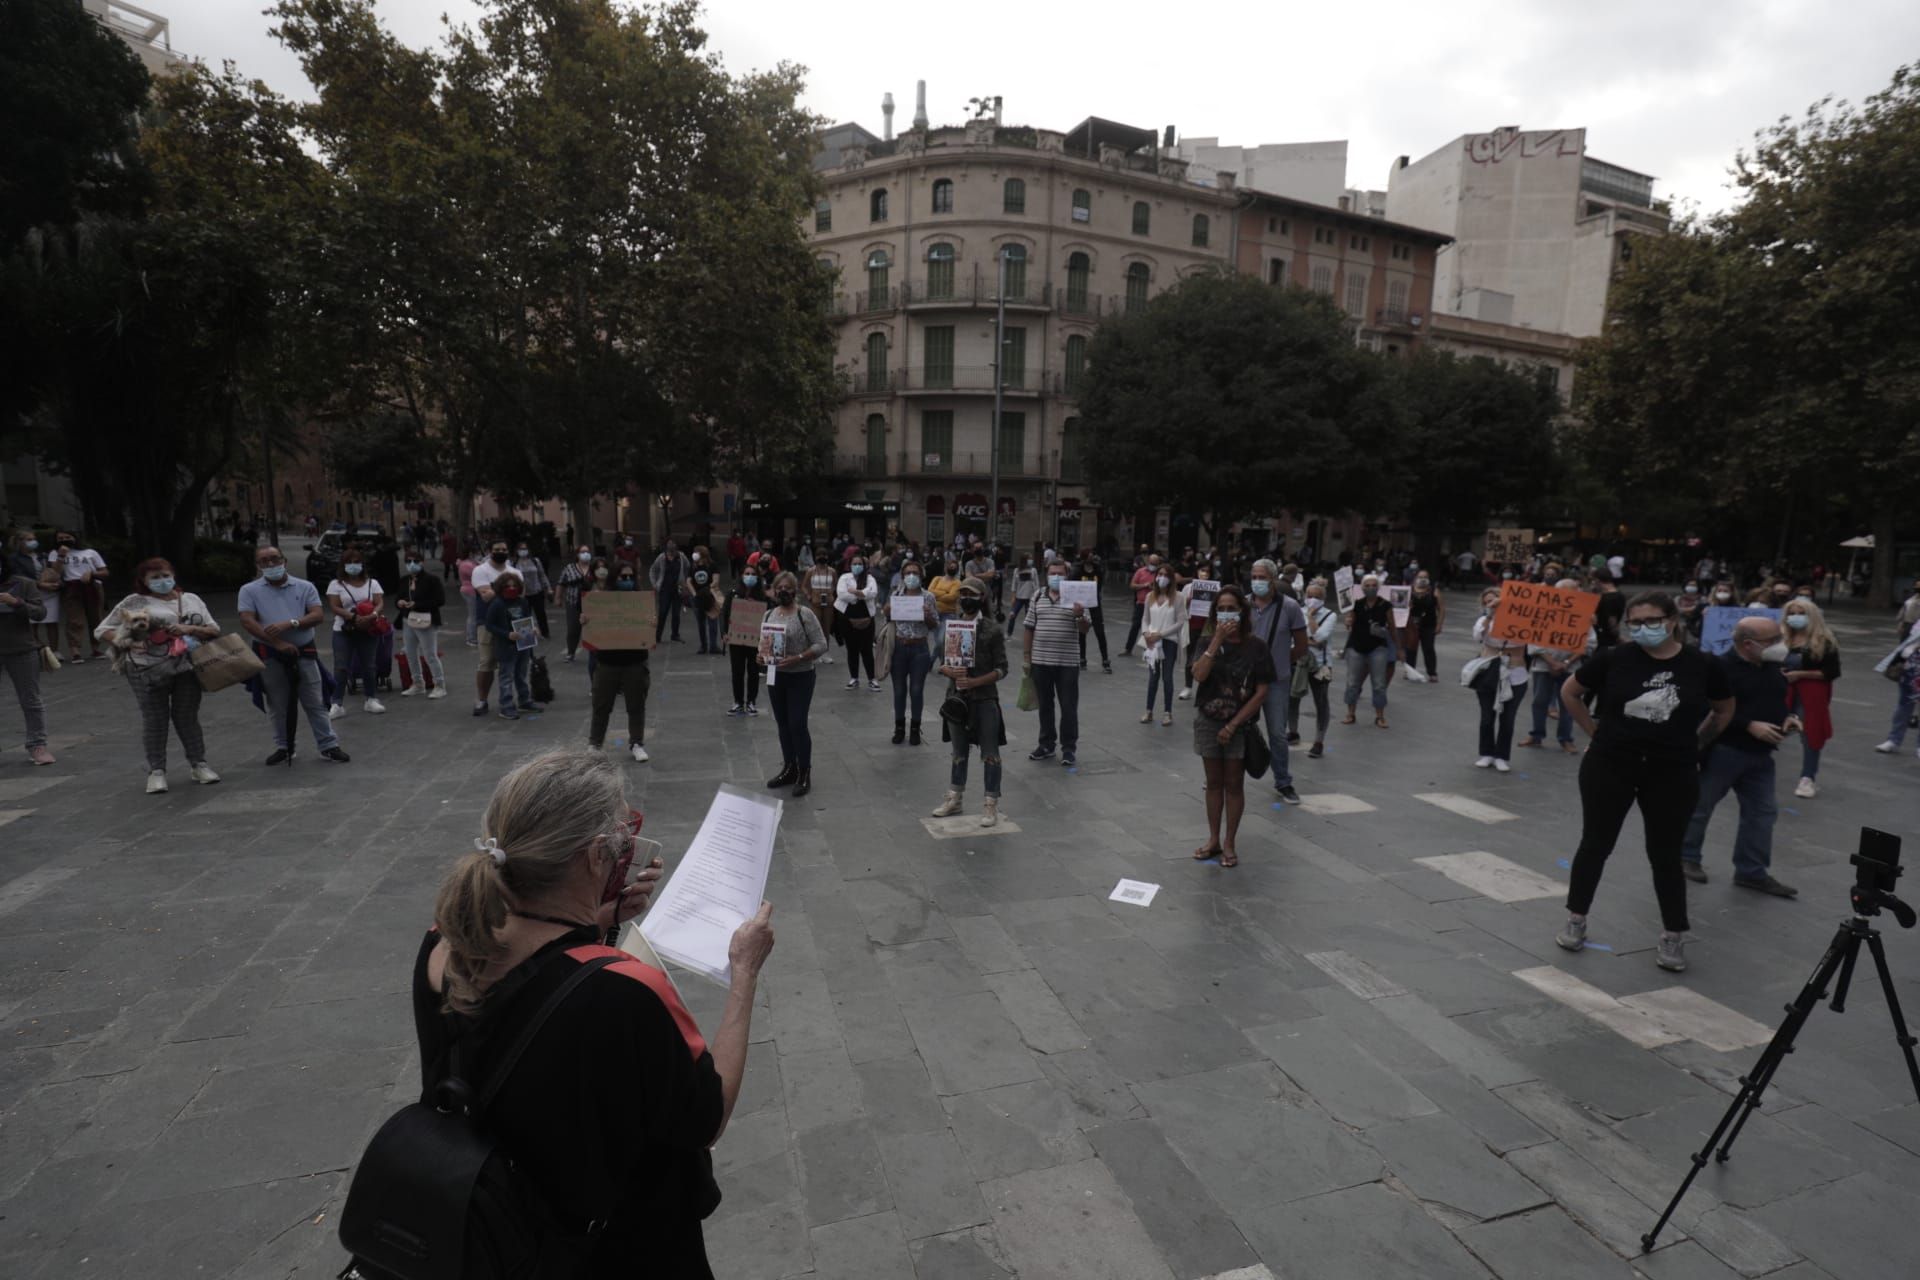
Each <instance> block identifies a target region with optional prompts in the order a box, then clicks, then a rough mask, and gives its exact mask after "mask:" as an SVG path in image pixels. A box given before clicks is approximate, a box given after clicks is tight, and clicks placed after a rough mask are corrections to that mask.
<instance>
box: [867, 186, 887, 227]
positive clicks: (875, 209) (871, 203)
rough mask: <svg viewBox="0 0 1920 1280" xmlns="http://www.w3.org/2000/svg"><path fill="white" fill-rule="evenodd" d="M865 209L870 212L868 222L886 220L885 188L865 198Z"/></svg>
mask: <svg viewBox="0 0 1920 1280" xmlns="http://www.w3.org/2000/svg"><path fill="white" fill-rule="evenodd" d="M867 208H868V210H869V211H870V217H869V219H868V220H869V221H871V222H885V221H886V220H887V189H886V188H885V187H881V188H880V189H879V190H878V191H876V192H874V193H873V194H872V195H871V196H869V197H868V198H867Z"/></svg>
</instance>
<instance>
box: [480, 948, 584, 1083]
mask: <svg viewBox="0 0 1920 1280" xmlns="http://www.w3.org/2000/svg"><path fill="white" fill-rule="evenodd" d="M617 958H618V957H616V956H600V957H597V958H595V959H592V960H589V961H587V962H586V963H584V964H582V965H581V966H580V967H579V968H577V969H575V970H574V971H573V972H572V973H570V974H568V975H567V977H566V980H565V981H563V982H562V983H561V984H560V985H559V986H558V987H555V988H554V990H553V994H552V995H550V996H548V997H547V998H546V1000H544V1001H543V1002H542V1003H541V1005H540V1007H539V1008H538V1009H536V1010H534V1014H533V1016H532V1017H531V1018H528V1019H527V1022H526V1025H525V1026H523V1027H521V1028H520V1034H519V1035H517V1036H515V1037H514V1038H513V1044H512V1045H511V1046H509V1047H508V1049H507V1052H506V1054H505V1055H504V1056H503V1057H502V1058H501V1059H500V1061H499V1063H498V1065H496V1066H495V1067H494V1069H493V1074H492V1075H490V1076H488V1077H487V1087H486V1088H485V1089H482V1090H481V1091H480V1096H479V1097H478V1098H476V1099H475V1100H474V1103H473V1114H474V1115H475V1116H480V1115H484V1114H485V1113H486V1110H487V1108H488V1107H489V1106H491V1105H492V1103H493V1099H494V1095H496V1094H498V1093H499V1092H500V1089H501V1086H503V1085H505V1084H506V1082H507V1077H508V1076H510V1075H512V1074H513V1068H514V1067H515V1066H516V1065H517V1064H518V1063H519V1061H520V1055H521V1054H523V1053H525V1052H526V1049H527V1046H528V1045H530V1044H532V1043H533V1038H534V1036H535V1035H537V1034H539V1031H540V1028H541V1027H542V1026H544V1025H545V1024H546V1021H547V1019H548V1018H549V1017H551V1016H552V1014H553V1011H554V1010H555V1009H558V1008H559V1007H560V1006H561V1005H562V1004H564V1003H566V999H567V997H568V996H570V995H572V994H573V993H574V991H575V989H576V988H578V987H579V986H580V984H581V983H583V982H585V981H586V980H587V979H588V978H591V977H592V976H593V975H594V974H595V973H597V972H598V971H599V970H601V969H604V968H606V967H607V966H608V965H610V964H612V963H613V962H614V961H615V960H616V959H617Z"/></svg>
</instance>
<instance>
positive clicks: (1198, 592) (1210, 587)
mask: <svg viewBox="0 0 1920 1280" xmlns="http://www.w3.org/2000/svg"><path fill="white" fill-rule="evenodd" d="M1187 590H1188V591H1189V592H1191V593H1192V594H1190V595H1189V596H1188V597H1187V616H1188V617H1189V618H1211V617H1213V598H1214V597H1215V596H1217V595H1219V594H1220V584H1219V583H1218V582H1217V581H1215V580H1214V579H1212V578H1195V579H1194V580H1193V581H1192V582H1190V583H1188V584H1187Z"/></svg>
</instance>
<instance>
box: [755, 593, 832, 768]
mask: <svg viewBox="0 0 1920 1280" xmlns="http://www.w3.org/2000/svg"><path fill="white" fill-rule="evenodd" d="M799 599H800V581H799V579H797V578H795V577H794V576H793V575H792V574H791V573H783V574H781V575H780V576H779V577H777V578H775V579H774V580H773V608H771V609H769V610H767V617H766V620H765V621H764V622H762V623H761V624H760V662H761V665H763V666H765V667H766V669H767V701H768V702H771V703H772V704H773V721H774V723H775V724H777V725H779V726H780V772H779V773H776V774H774V775H773V777H771V778H768V779H767V786H768V787H770V788H777V787H784V786H788V785H789V784H791V785H792V787H793V794H794V797H795V798H796V799H797V798H798V797H800V796H804V795H806V794H807V792H809V791H811V790H813V734H812V733H811V732H810V731H809V730H808V728H807V711H808V709H809V708H811V707H812V705H813V681H814V670H813V664H814V663H816V662H818V661H819V660H820V658H821V656H822V655H823V654H825V653H826V651H827V633H826V632H825V631H824V630H822V629H821V626H820V620H819V619H818V618H816V617H815V616H814V613H813V610H811V609H808V608H804V607H802V606H801V605H800V603H799Z"/></svg>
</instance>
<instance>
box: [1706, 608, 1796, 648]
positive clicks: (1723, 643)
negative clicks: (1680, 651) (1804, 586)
mask: <svg viewBox="0 0 1920 1280" xmlns="http://www.w3.org/2000/svg"><path fill="white" fill-rule="evenodd" d="M1742 618H1772V619H1773V620H1774V621H1775V622H1778V621H1780V611H1779V610H1778V609H1747V608H1743V607H1741V606H1740V605H1732V604H1716V605H1714V606H1712V607H1711V608H1708V609H1702V610H1701V611H1700V649H1701V651H1702V652H1703V653H1726V652H1728V651H1729V650H1731V649H1732V648H1733V629H1734V627H1736V626H1738V625H1739V623H1740V619H1742Z"/></svg>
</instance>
